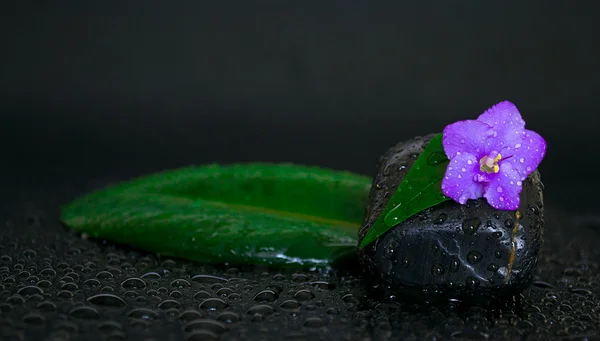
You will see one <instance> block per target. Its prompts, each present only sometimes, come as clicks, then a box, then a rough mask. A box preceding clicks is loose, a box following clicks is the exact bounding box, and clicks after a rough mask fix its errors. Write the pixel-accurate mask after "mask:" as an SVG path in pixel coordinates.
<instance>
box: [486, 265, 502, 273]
mask: <svg viewBox="0 0 600 341" xmlns="http://www.w3.org/2000/svg"><path fill="white" fill-rule="evenodd" d="M499 268H500V267H499V266H498V265H497V264H494V263H491V264H490V265H488V267H487V269H488V270H489V271H492V272H496V271H498V269H499Z"/></svg>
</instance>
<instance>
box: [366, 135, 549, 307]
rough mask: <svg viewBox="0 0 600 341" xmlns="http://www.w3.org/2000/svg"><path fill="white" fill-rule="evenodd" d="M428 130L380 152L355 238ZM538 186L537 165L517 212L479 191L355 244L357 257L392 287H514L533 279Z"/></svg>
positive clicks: (539, 218)
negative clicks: (359, 247) (478, 196)
mask: <svg viewBox="0 0 600 341" xmlns="http://www.w3.org/2000/svg"><path fill="white" fill-rule="evenodd" d="M433 136H434V135H428V136H425V137H417V138H414V139H412V140H409V141H406V142H401V143H399V144H397V145H395V146H394V147H392V148H391V149H389V150H388V151H387V152H386V153H385V154H384V155H383V156H382V157H381V159H380V162H379V166H378V172H377V175H376V176H375V178H374V182H373V187H372V189H371V193H370V198H369V204H368V207H367V208H366V213H365V219H364V224H363V227H362V228H361V230H360V232H359V238H360V240H362V238H364V236H365V234H366V232H367V231H368V230H369V228H370V227H371V226H372V225H373V223H374V222H375V221H376V219H377V217H378V216H379V214H380V213H381V211H382V210H383V208H384V207H385V205H386V204H387V202H388V201H389V199H390V197H391V195H392V194H393V193H394V192H395V190H396V189H397V187H398V185H399V184H400V183H401V181H402V179H403V178H404V176H405V175H406V174H407V172H408V171H409V170H410V168H411V166H412V165H413V163H414V162H415V160H416V159H417V158H418V156H419V154H420V153H421V152H422V151H423V149H424V147H425V146H426V144H427V142H428V141H429V140H430V139H431V138H432V137H433ZM542 189H543V185H542V183H541V181H540V176H539V172H538V171H535V172H534V173H533V174H531V175H530V176H529V177H528V178H527V179H526V180H525V181H524V182H523V191H522V193H521V205H520V207H519V209H518V210H517V211H499V210H496V209H494V208H492V207H491V206H490V205H489V204H488V203H487V202H486V200H485V199H483V198H482V199H479V200H469V201H468V202H467V204H466V205H460V204H459V203H456V202H454V201H447V202H444V203H441V204H439V205H437V206H434V207H432V208H429V209H426V210H424V211H422V212H420V213H418V214H416V215H415V216H413V217H411V218H409V219H408V220H406V221H404V222H402V223H401V224H399V225H397V226H395V227H394V228H392V229H391V230H389V231H388V232H387V233H385V234H384V235H382V236H381V237H379V238H378V239H377V240H376V241H375V242H373V243H372V244H370V245H369V246H367V247H365V248H364V249H362V250H359V253H360V255H361V260H362V263H363V265H364V267H365V269H366V271H367V272H370V273H372V274H373V275H374V276H375V278H376V280H379V281H381V282H382V283H384V284H385V285H386V286H387V287H388V288H389V289H391V290H396V289H417V290H425V291H426V292H429V293H447V294H452V295H459V296H460V295H462V296H464V295H472V294H479V293H483V294H496V295H512V294H515V293H518V292H520V291H522V290H523V289H525V288H526V287H527V285H528V284H529V283H530V282H531V280H532V278H533V276H534V273H535V271H536V267H537V263H538V258H539V253H540V248H541V245H542V231H543V225H544V220H543V196H542Z"/></svg>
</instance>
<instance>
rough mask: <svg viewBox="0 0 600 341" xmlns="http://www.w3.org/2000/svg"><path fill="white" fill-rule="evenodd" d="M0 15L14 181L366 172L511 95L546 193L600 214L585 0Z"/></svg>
mask: <svg viewBox="0 0 600 341" xmlns="http://www.w3.org/2000/svg"><path fill="white" fill-rule="evenodd" d="M590 3H591V2H590ZM2 12H4V13H3V16H4V17H5V18H4V19H3V20H2V24H1V25H2V27H3V29H2V31H3V32H2V36H3V38H2V46H3V47H2V53H1V54H0V74H1V75H2V77H1V85H0V91H1V96H2V98H1V101H0V113H1V115H2V121H1V122H2V124H1V125H0V130H1V134H0V146H2V148H3V151H2V154H3V157H2V172H6V174H7V176H6V177H4V180H8V179H9V180H10V181H11V182H13V183H14V182H15V181H16V180H15V179H17V178H19V179H22V180H23V181H24V182H29V183H31V182H32V181H41V180H44V179H48V180H49V181H55V180H56V179H58V178H62V179H66V180H68V179H73V178H74V177H82V178H94V177H123V176H134V175H139V174H142V173H149V172H153V171H156V170H159V169H168V168H173V167H178V166H182V165H189V164H202V163H207V162H244V161H291V162H297V163H304V164H316V165H322V166H327V167H333V168H337V169H348V170H352V171H356V172H360V173H364V174H367V175H373V174H374V171H375V168H374V164H375V161H376V160H377V157H378V156H379V155H381V154H382V153H383V151H384V150H385V149H386V148H388V147H389V146H390V145H392V144H394V143H396V142H398V141H400V140H403V139H407V138H410V137H412V136H414V135H422V134H426V133H429V132H436V131H441V130H442V129H443V127H444V126H445V125H446V124H449V123H451V122H454V121H456V120H460V119H470V118H475V117H476V116H477V115H479V114H480V113H481V112H482V111H483V110H485V109H486V108H487V107H489V106H491V105H493V104H495V103H497V102H499V101H501V100H510V101H513V102H514V103H515V104H516V105H517V106H518V107H519V109H520V110H521V113H522V115H523V117H524V118H525V120H526V121H527V127H528V128H529V129H532V130H535V131H537V132H539V133H540V134H542V136H544V137H545V138H546V139H547V141H548V144H549V147H548V154H547V157H546V158H545V160H544V161H543V163H542V166H541V168H540V170H541V172H542V176H543V179H544V180H545V183H546V197H547V198H548V200H552V201H556V202H559V203H561V204H564V205H567V206H569V205H570V206H569V207H570V208H571V209H573V210H575V211H579V212H590V211H593V209H594V208H595V207H597V200H595V198H596V194H595V193H597V192H598V190H599V189H600V185H598V181H596V180H595V179H596V178H597V173H598V172H597V166H598V164H599V163H598V162H597V161H596V159H597V149H598V148H597V147H598V142H597V140H598V138H597V129H598V128H597V127H598V126H597V124H596V123H595V120H596V119H595V116H596V115H597V114H598V111H599V110H598V108H599V104H598V101H597V95H596V94H597V91H598V89H599V88H600V86H599V85H600V73H599V72H598V71H599V70H600V67H599V60H600V51H599V49H598V46H599V44H598V38H597V33H598V32H599V30H598V28H599V24H598V23H597V21H596V20H595V19H596V16H597V14H596V13H597V12H596V11H595V8H593V6H591V5H590V4H586V3H585V2H567V1H528V2H517V1H513V2H511V1H503V2H485V4H484V3H483V2H481V1H476V0H469V1H458V2H451V1H441V0H438V1H419V2H401V1H381V2H370V3H368V2H360V1H320V2H306V1H301V2H300V1H297V2H293V1H288V2H282V1H219V2H203V1H182V2H173V3H171V2H169V3H167V2H163V1H151V0H148V1H144V2H143V3H142V2H136V1H102V2H83V1H54V2H51V3H50V2H38V3H34V2H25V1H19V2H15V3H14V4H11V5H10V6H9V7H8V8H6V9H5V10H3V11H2Z"/></svg>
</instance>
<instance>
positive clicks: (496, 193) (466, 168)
mask: <svg viewBox="0 0 600 341" xmlns="http://www.w3.org/2000/svg"><path fill="white" fill-rule="evenodd" d="M442 144H443V146H444V151H445V153H446V156H447V157H448V159H450V162H449V164H448V167H447V169H446V173H445V175H444V178H443V180H442V192H443V193H444V194H445V195H446V196H448V197H450V198H451V199H453V200H455V201H457V202H459V203H461V204H465V203H466V202H467V200H469V199H479V198H481V197H485V198H486V199H487V201H488V203H489V204H490V205H491V206H492V207H494V208H496V209H499V210H516V209H517V208H518V207H519V204H520V193H521V190H522V185H523V180H525V179H526V178H527V176H528V175H529V174H531V173H532V172H533V171H535V169H536V168H537V167H538V165H539V164H540V162H541V161H542V159H543V158H544V155H545V154H546V141H545V140H544V139H543V138H542V137H541V136H540V135H539V134H538V133H536V132H534V131H531V130H527V129H525V121H524V120H523V118H522V117H521V114H520V113H519V110H518V109H517V107H516V106H515V105H514V104H513V103H511V102H508V101H504V102H500V103H498V104H496V105H494V106H493V107H491V108H489V109H488V110H487V111H486V112H484V113H483V114H481V115H480V116H479V117H478V118H477V120H466V121H459V122H456V123H453V124H450V125H448V126H447V127H446V128H445V129H444V133H443V139H442Z"/></svg>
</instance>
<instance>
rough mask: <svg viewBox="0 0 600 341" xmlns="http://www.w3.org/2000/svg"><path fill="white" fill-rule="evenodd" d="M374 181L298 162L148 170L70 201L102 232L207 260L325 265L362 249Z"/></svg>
mask: <svg viewBox="0 0 600 341" xmlns="http://www.w3.org/2000/svg"><path fill="white" fill-rule="evenodd" d="M370 186H371V179H370V178H368V177H365V176H361V175H356V174H351V173H348V172H341V171H334V170H328V169H321V168H316V167H306V166H299V165H291V164H261V163H253V164H236V165H228V166H220V165H208V166H200V167H191V168H184V169H179V170H174V171H168V172H164V173H158V174H154V175H150V176H145V177H142V178H138V179H135V180H132V181H128V182H124V183H121V184H118V185H116V186H113V187H110V188H106V189H102V190H99V191H97V192H94V193H91V194H88V195H86V196H84V197H82V198H79V199H77V200H75V201H74V202H72V203H70V204H68V205H66V206H65V207H63V209H62V212H61V220H62V222H63V223H64V224H65V225H67V226H68V227H70V228H71V229H73V230H76V231H79V232H82V233H86V234H88V235H91V236H93V237H96V238H101V239H106V240H110V241H113V242H116V243H120V244H125V245H129V246H133V247H136V248H139V249H143V250H147V251H152V252H156V253H160V254H162V255H166V256H173V257H180V258H187V259H190V260H195V261H200V262H207V263H229V264H270V265H275V266H286V265H295V266H298V265H300V266H306V267H314V266H319V265H324V266H327V265H329V264H330V263H331V262H333V261H335V260H337V259H339V258H340V257H343V256H346V255H348V254H349V253H354V252H355V250H356V244H357V243H356V242H357V240H356V239H357V231H358V228H359V226H360V224H361V222H362V218H363V213H364V208H365V206H366V203H367V199H368V191H369V188H370Z"/></svg>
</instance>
